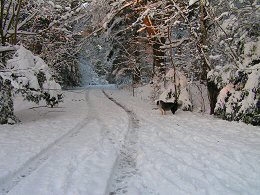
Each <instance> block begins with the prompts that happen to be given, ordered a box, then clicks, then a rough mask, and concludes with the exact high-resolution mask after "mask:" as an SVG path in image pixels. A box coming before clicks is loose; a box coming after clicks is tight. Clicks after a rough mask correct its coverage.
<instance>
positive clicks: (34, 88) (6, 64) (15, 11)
mask: <svg viewBox="0 0 260 195" xmlns="http://www.w3.org/2000/svg"><path fill="white" fill-rule="evenodd" d="M25 3H26V2H23V1H21V0H17V1H9V2H6V1H4V0H2V1H1V21H0V23H1V29H0V30H1V32H0V34H1V46H0V53H1V54H2V58H1V63H0V65H1V69H0V89H1V93H0V99H1V102H0V111H1V117H0V123H1V124H5V123H15V122H17V119H16V118H15V116H14V113H13V95H14V93H18V92H20V93H21V94H22V95H23V96H24V97H25V99H27V100H29V101H34V102H36V103H38V102H39V101H40V100H41V99H44V100H46V103H47V104H49V105H50V106H54V105H55V104H57V103H58V102H59V101H60V99H61V94H60V93H59V92H58V91H59V90H60V85H59V84H58V83H56V82H55V81H54V79H53V77H52V75H51V74H50V71H49V69H48V66H47V65H46V63H45V62H44V61H43V60H42V59H41V58H40V57H37V56H34V55H33V54H32V53H31V52H30V51H28V50H27V49H25V48H24V47H23V46H18V45H15V44H16V41H17V37H18V34H20V33H21V34H28V33H26V32H25V31H20V29H21V28H22V27H23V26H24V25H26V24H27V23H28V22H29V21H30V19H32V16H33V15H29V16H27V15H23V12H22V11H21V8H22V6H23V5H25ZM28 3H30V1H28ZM27 5H30V4H27ZM23 16H25V18H23ZM30 34H31V33H30ZM12 50H14V51H15V50H17V51H16V52H15V54H14V56H13V59H10V57H9V56H11V53H10V52H9V51H12ZM7 54H8V55H7Z"/></svg>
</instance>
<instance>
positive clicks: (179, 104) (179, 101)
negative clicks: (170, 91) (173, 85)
mask: <svg viewBox="0 0 260 195" xmlns="http://www.w3.org/2000/svg"><path fill="white" fill-rule="evenodd" d="M182 104H183V102H182V101H181V100H178V103H177V105H178V108H180V107H181V106H182Z"/></svg>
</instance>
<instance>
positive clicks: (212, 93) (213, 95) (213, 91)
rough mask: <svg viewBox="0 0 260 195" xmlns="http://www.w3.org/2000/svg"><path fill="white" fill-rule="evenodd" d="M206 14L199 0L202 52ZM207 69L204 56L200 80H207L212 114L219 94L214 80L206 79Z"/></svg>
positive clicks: (203, 0) (204, 40) (204, 43)
mask: <svg viewBox="0 0 260 195" xmlns="http://www.w3.org/2000/svg"><path fill="white" fill-rule="evenodd" d="M206 15H207V13H206V11H205V0H200V31H201V40H200V45H201V46H200V47H201V48H200V49H201V51H202V52H204V51H203V50H204V49H203V48H204V46H205V45H206V41H207V30H206V23H205V17H206ZM208 71H209V67H208V64H207V62H206V59H205V56H204V57H203V62H202V66H201V80H203V81H206V82H207V88H208V96H209V103H210V114H214V110H215V107H216V103H217V97H218V94H219V89H218V88H217V85H216V84H215V83H214V82H211V81H208V79H207V73H208Z"/></svg>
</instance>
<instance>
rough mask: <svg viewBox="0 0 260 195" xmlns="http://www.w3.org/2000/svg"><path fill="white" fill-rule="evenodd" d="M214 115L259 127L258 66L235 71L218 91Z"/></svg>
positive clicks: (259, 74)
mask: <svg viewBox="0 0 260 195" xmlns="http://www.w3.org/2000/svg"><path fill="white" fill-rule="evenodd" d="M215 76H216V75H215ZM220 76H221V75H218V77H220ZM211 78H212V77H211ZM215 81H216V80H215ZM215 114H216V115H217V116H219V117H221V118H223V119H226V120H236V121H243V122H245V123H250V124H253V125H260V64H257V65H254V66H252V67H250V68H248V69H245V70H237V71H236V73H235V75H234V77H232V79H231V80H230V83H229V84H227V85H226V86H224V87H223V88H222V89H221V91H220V94H219V96H218V101H217V104H216V108H215Z"/></svg>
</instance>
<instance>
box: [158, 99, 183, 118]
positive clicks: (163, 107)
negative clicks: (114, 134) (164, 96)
mask: <svg viewBox="0 0 260 195" xmlns="http://www.w3.org/2000/svg"><path fill="white" fill-rule="evenodd" d="M156 104H157V106H158V107H159V109H160V111H161V113H162V115H165V114H166V111H168V110H171V111H172V114H175V112H176V111H177V110H178V108H180V107H181V103H178V102H164V101H162V100H157V101H156Z"/></svg>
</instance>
